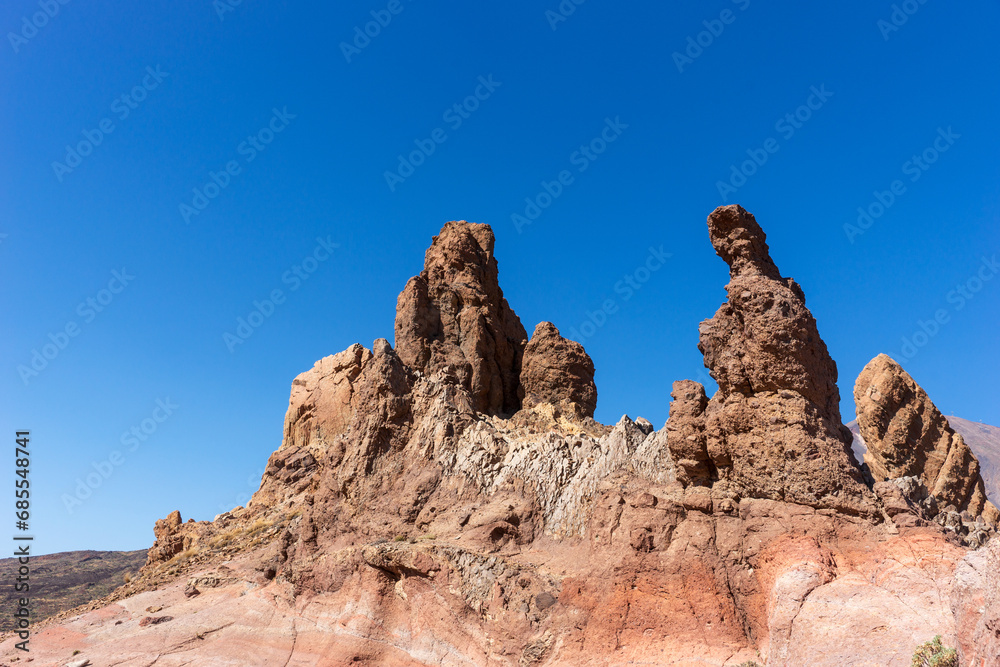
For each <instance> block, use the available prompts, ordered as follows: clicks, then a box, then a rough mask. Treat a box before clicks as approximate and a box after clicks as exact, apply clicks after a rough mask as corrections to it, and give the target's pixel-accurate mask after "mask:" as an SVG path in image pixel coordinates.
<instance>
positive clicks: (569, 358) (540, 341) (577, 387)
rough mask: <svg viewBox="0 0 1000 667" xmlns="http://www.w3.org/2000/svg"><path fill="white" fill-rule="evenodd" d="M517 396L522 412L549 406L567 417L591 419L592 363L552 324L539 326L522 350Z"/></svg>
mask: <svg viewBox="0 0 1000 667" xmlns="http://www.w3.org/2000/svg"><path fill="white" fill-rule="evenodd" d="M519 396H520V398H521V400H522V407H524V408H531V407H534V406H536V405H539V404H543V403H548V404H551V405H553V406H555V407H556V408H557V409H559V410H560V411H561V412H563V413H566V414H568V415H571V416H575V417H578V418H583V417H590V418H593V416H594V410H595V409H596V408H597V385H595V384H594V362H593V361H591V359H590V355H588V354H587V353H586V351H584V349H583V345H580V343H577V342H576V341H572V340H567V339H565V338H563V337H562V336H561V335H559V330H558V329H556V327H555V325H553V324H552V323H551V322H542V323H540V324H539V325H538V326H537V327H535V332H534V333H533V334H532V335H531V340H529V341H528V345H527V347H526V348H525V350H524V359H523V361H522V363H521V387H520V391H519Z"/></svg>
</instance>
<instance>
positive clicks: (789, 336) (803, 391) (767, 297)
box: [698, 205, 871, 514]
mask: <svg viewBox="0 0 1000 667" xmlns="http://www.w3.org/2000/svg"><path fill="white" fill-rule="evenodd" d="M708 230H709V237H710V238H711V240H712V245H713V246H715V250H716V253H717V254H718V255H719V256H720V257H722V259H723V260H725V261H726V263H727V264H729V276H730V282H729V284H728V285H727V286H726V291H727V292H728V294H729V300H728V301H727V302H726V303H724V304H723V305H722V307H720V308H719V310H718V312H716V314H715V317H713V318H712V319H710V320H706V321H704V322H702V323H701V326H700V328H699V333H700V342H699V344H698V347H699V349H700V350H701V351H702V353H703V354H704V355H705V365H706V366H707V367H708V368H709V369H710V372H711V375H712V377H713V378H714V379H715V380H716V382H718V383H719V391H718V392H717V393H716V394H715V396H713V397H712V399H711V400H710V401H709V402H708V406H707V408H706V410H705V423H706V426H705V428H706V439H707V443H706V444H707V451H708V455H709V457H710V459H711V464H712V466H714V468H715V470H716V471H717V475H718V476H719V478H721V479H725V480H729V481H731V482H733V483H734V484H735V485H736V486H738V487H739V488H740V489H742V492H743V493H745V494H747V495H750V496H752V497H756V498H771V499H774V500H784V501H787V502H794V503H799V504H802V505H808V506H810V507H816V508H823V507H829V508H836V509H839V510H843V511H846V512H853V513H859V514H861V513H869V512H870V511H871V507H870V503H869V502H868V501H867V500H866V489H865V486H864V484H863V482H862V477H861V473H860V470H859V469H858V466H857V464H856V462H855V461H854V459H853V456H852V454H851V453H850V444H851V434H850V432H849V431H848V430H847V429H846V428H845V427H844V426H843V423H842V421H841V418H840V407H839V403H840V392H839V391H838V389H837V384H836V382H837V365H836V364H835V363H834V361H833V359H831V358H830V354H829V352H827V349H826V345H825V344H824V343H823V340H822V339H821V338H820V336H819V332H818V330H817V328H816V320H815V319H814V318H813V316H812V314H811V313H810V312H809V310H808V309H807V308H806V305H805V295H804V294H803V292H802V288H801V287H799V285H798V284H797V283H796V282H795V281H794V280H792V279H791V278H782V277H781V275H780V273H779V272H778V268H777V267H776V266H775V264H774V262H773V261H772V260H771V256H770V254H769V251H768V247H767V242H766V239H765V235H764V231H763V230H762V229H761V228H760V226H759V225H758V224H757V221H756V220H755V219H754V217H753V216H752V215H751V214H750V213H748V212H747V211H745V210H744V209H743V208H742V207H740V206H736V205H733V206H723V207H720V208H717V209H716V210H715V211H714V212H713V213H712V214H711V215H710V216H709V218H708Z"/></svg>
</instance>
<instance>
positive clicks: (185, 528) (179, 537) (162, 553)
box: [143, 510, 206, 568]
mask: <svg viewBox="0 0 1000 667" xmlns="http://www.w3.org/2000/svg"><path fill="white" fill-rule="evenodd" d="M205 526H206V523H205V522H195V521H194V520H193V519H189V520H188V523H183V521H182V520H181V513H180V511H178V510H174V511H173V512H171V513H170V514H168V515H167V517H166V518H165V519H158V520H157V521H156V524H155V525H154V526H153V535H154V536H155V537H156V541H155V542H154V543H153V546H152V547H150V549H149V554H148V555H147V557H146V564H145V565H144V566H143V567H146V568H148V567H152V566H156V565H159V564H162V563H168V562H170V561H171V560H172V559H173V558H175V557H176V556H178V555H179V554H181V553H183V552H185V551H187V550H188V549H191V548H192V547H193V546H195V545H197V544H198V542H199V541H200V540H201V538H202V536H203V535H204V532H205Z"/></svg>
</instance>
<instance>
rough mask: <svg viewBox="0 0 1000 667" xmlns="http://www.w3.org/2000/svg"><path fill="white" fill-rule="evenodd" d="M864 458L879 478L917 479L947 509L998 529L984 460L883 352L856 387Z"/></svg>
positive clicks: (914, 383)
mask: <svg viewBox="0 0 1000 667" xmlns="http://www.w3.org/2000/svg"><path fill="white" fill-rule="evenodd" d="M854 401H855V403H856V405H857V413H858V427H859V429H860V431H861V437H862V439H863V440H864V442H865V445H866V446H867V448H868V449H867V451H866V452H865V455H864V458H865V463H867V464H868V468H869V470H871V474H872V476H873V477H874V478H875V479H876V480H886V479H896V478H899V477H906V476H914V477H917V478H919V479H920V481H922V482H923V483H924V484H925V485H926V486H927V489H928V490H929V491H930V493H931V495H933V496H935V498H936V499H937V501H938V503H939V504H941V505H942V506H946V505H954V506H955V508H956V510H957V511H958V512H959V513H961V512H963V511H968V512H969V513H970V514H971V515H972V516H973V517H976V516H982V517H984V518H985V519H986V521H988V522H989V523H990V525H991V526H993V527H996V526H997V518H998V512H997V508H996V507H994V506H993V504H992V503H991V502H989V501H988V500H987V499H986V490H985V487H984V485H983V480H982V478H981V477H980V475H979V461H978V460H977V459H976V457H975V455H974V454H973V453H972V450H970V449H969V447H968V446H967V445H966V444H965V440H963V438H962V436H961V435H959V434H958V433H956V432H955V431H954V430H953V429H952V428H951V426H950V425H949V424H948V420H947V419H945V417H944V415H942V414H941V412H940V411H939V410H938V409H937V407H936V406H935V405H934V403H932V402H931V400H930V398H928V396H927V394H926V392H924V390H923V389H921V388H920V386H919V385H918V384H917V383H916V382H914V380H913V378H911V377H910V375H909V374H908V373H907V372H906V371H904V370H903V368H902V367H901V366H900V365H899V364H898V363H896V362H895V361H894V360H892V359H891V358H890V357H888V356H886V355H884V354H880V355H878V356H877V357H875V358H874V359H872V360H871V361H870V362H868V365H866V366H865V367H864V369H863V370H862V371H861V374H860V375H859V376H858V380H857V383H855V385H854Z"/></svg>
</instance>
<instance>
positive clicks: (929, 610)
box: [0, 207, 998, 667]
mask: <svg viewBox="0 0 1000 667" xmlns="http://www.w3.org/2000/svg"><path fill="white" fill-rule="evenodd" d="M727 216H728V217H727ZM713 220H714V222H713ZM710 224H712V227H711V229H712V230H713V231H712V238H713V240H714V241H715V242H716V245H717V248H718V250H719V254H720V255H722V256H723V258H724V259H726V260H727V261H729V262H730V264H731V266H732V267H733V281H732V282H731V283H730V286H729V290H730V303H727V304H726V305H724V306H723V307H722V309H720V312H719V314H718V315H717V316H716V318H714V319H713V320H710V321H709V322H707V323H705V324H704V325H703V330H702V348H703V351H704V352H705V354H706V361H707V362H708V365H709V367H710V368H712V369H713V372H717V375H718V377H719V378H720V391H719V393H718V394H717V395H716V396H715V397H713V399H712V400H711V401H709V400H708V399H707V398H706V396H705V392H704V389H703V387H702V386H701V385H699V384H697V383H694V382H689V381H684V382H677V383H675V384H674V386H673V392H672V396H673V399H674V400H673V403H672V405H671V411H670V420H669V421H668V424H667V425H666V426H665V427H664V428H663V429H661V430H659V431H656V430H654V428H653V426H652V425H651V424H650V423H649V422H648V421H646V420H643V419H636V420H635V421H633V420H632V419H630V418H628V417H622V418H621V419H620V420H619V421H618V423H617V424H615V425H614V426H613V427H611V426H604V425H600V424H597V423H596V422H594V421H593V420H592V419H590V418H589V417H588V416H587V415H588V414H589V413H590V412H592V409H593V408H592V399H591V397H592V396H594V395H595V394H596V390H594V389H593V368H592V364H590V363H589V359H587V358H586V354H585V353H584V352H583V351H582V349H580V348H579V347H578V346H576V345H575V344H571V343H569V342H568V341H565V340H563V339H562V338H561V337H560V336H558V332H557V331H555V329H554V327H552V328H549V326H547V325H545V324H544V323H543V325H541V326H540V327H539V329H537V330H536V333H535V335H534V336H533V338H532V341H531V344H529V345H528V348H527V349H526V351H525V353H524V361H523V364H521V365H519V364H514V363H513V362H512V363H510V364H507V362H506V361H504V359H506V357H503V355H499V353H498V352H497V349H498V348H496V347H495V346H494V347H490V345H489V344H488V341H494V342H495V341H496V340H498V339H497V337H496V336H500V338H501V339H504V340H508V341H510V340H513V339H514V338H516V336H514V338H504V337H503V336H501V335H500V334H498V333H497V332H498V331H501V330H502V329H503V327H501V326H500V325H499V324H497V323H498V322H499V321H500V320H501V319H502V317H501V316H500V315H498V313H502V312H506V311H504V309H505V308H507V306H506V304H505V303H502V298H501V300H499V301H498V300H495V299H494V300H492V301H490V300H489V299H484V298H479V297H477V298H479V301H477V302H476V303H472V300H470V299H471V297H470V296H469V295H470V294H473V293H478V292H484V293H485V292H486V291H489V290H488V289H487V288H485V287H483V285H486V284H491V283H489V280H487V279H488V278H489V277H490V276H492V278H493V280H494V281H495V260H494V259H493V257H492V253H491V252H489V251H486V250H484V249H485V248H487V247H489V248H490V249H491V248H492V244H491V241H492V235H491V234H486V233H485V232H484V230H483V228H482V227H481V226H473V225H466V224H465V223H449V225H448V226H446V228H445V231H443V232H442V235H441V236H440V237H438V239H437V240H436V241H435V246H432V249H431V251H429V252H428V255H429V260H428V267H429V270H428V271H425V274H426V275H424V274H422V275H421V276H420V277H418V278H416V279H414V280H413V281H411V282H410V284H409V286H408V288H407V289H408V291H409V292H404V295H403V296H401V298H400V303H399V312H398V317H397V340H398V341H400V350H399V353H398V354H397V352H396V351H394V350H393V349H392V348H391V347H390V346H389V344H388V342H387V341H385V340H382V339H380V340H377V341H375V343H374V344H373V346H372V349H371V350H366V349H365V348H363V347H361V346H352V347H351V348H349V349H348V350H346V351H345V352H342V353H340V354H338V355H334V356H332V357H328V358H326V359H323V360H322V361H320V362H319V363H317V364H316V366H315V367H314V368H313V369H311V370H310V371H307V372H306V373H304V374H302V375H300V376H299V377H298V378H296V380H295V383H294V385H293V388H292V395H291V399H290V403H289V409H288V413H287V416H286V421H285V438H284V442H283V443H282V446H281V448H280V449H279V450H278V451H277V452H275V454H274V455H273V456H272V457H271V460H270V461H269V464H268V468H267V470H266V472H265V474H264V479H263V480H262V485H261V489H260V490H259V491H258V492H257V494H255V496H254V498H253V499H252V500H251V502H250V503H249V504H248V506H247V507H246V508H237V509H236V510H234V511H232V512H227V513H224V514H222V515H220V516H219V517H217V518H216V520H215V521H213V522H211V523H208V522H203V523H201V524H192V523H188V524H181V523H180V521H181V519H180V515H179V514H176V515H171V517H168V519H165V520H163V521H162V522H158V523H157V527H156V536H157V543H156V545H155V546H154V548H153V549H152V550H151V551H150V558H151V562H150V563H149V564H148V565H147V567H146V568H145V569H144V571H143V574H142V576H141V577H140V578H138V579H137V580H135V581H133V582H132V583H130V584H129V587H127V588H126V589H121V590H120V592H119V594H118V595H119V597H117V598H115V600H117V601H120V602H119V603H118V604H113V605H109V606H104V607H102V608H100V609H95V611H93V613H91V614H87V615H84V616H80V617H77V618H75V619H70V620H68V621H67V622H66V624H65V625H64V626H62V627H56V628H51V629H50V630H51V631H49V632H48V634H36V635H35V636H36V637H37V638H38V639H39V640H40V641H39V647H40V649H41V651H40V652H39V654H38V655H37V656H36V660H39V663H38V664H63V663H64V662H65V658H66V656H67V655H68V654H69V653H70V651H72V650H74V649H78V648H79V649H82V650H83V654H82V655H83V656H85V657H86V658H87V659H89V660H91V661H93V662H94V663H95V664H126V663H128V664H132V663H135V664H150V662H151V661H155V660H156V656H158V655H161V656H170V655H178V656H179V657H178V659H179V660H181V661H185V662H190V661H191V660H194V663H195V664H206V665H207V664H240V665H271V664H279V665H280V664H289V665H291V664H310V665H317V666H318V667H327V666H330V667H333V666H337V667H340V666H342V665H347V664H353V665H363V666H374V665H407V666H411V665H412V666H416V665H443V664H471V665H482V666H484V667H514V666H515V665H516V666H517V667H529V666H532V665H535V666H539V667H540V666H541V665H546V666H553V667H554V666H556V665H573V666H574V667H575V666H580V665H583V666H587V665H593V666H594V667H596V666H597V665H607V664H633V663H634V664H639V663H642V664H672V665H678V666H684V665H691V666H693V665H713V666H718V667H736V666H737V665H740V664H744V663H746V662H748V661H754V662H757V663H766V664H771V665H810V666H811V667H825V666H829V667H834V666H836V667H841V666H843V665H862V664H867V665H879V666H880V667H885V666H889V667H906V665H909V663H910V656H911V655H912V653H913V650H914V649H915V648H916V646H917V645H918V644H921V643H923V642H925V641H928V640H929V639H931V638H932V637H933V636H934V635H938V634H940V635H942V636H943V637H944V640H945V643H946V644H948V645H954V642H955V639H956V636H957V637H959V639H960V640H961V641H962V642H964V645H965V646H967V647H968V646H970V645H971V644H969V642H979V643H978V644H975V645H976V646H980V645H984V646H987V647H990V646H991V644H989V641H991V640H989V638H988V637H987V636H986V634H985V633H987V632H991V631H993V629H994V624H993V619H995V618H997V617H998V616H997V614H996V613H995V612H994V611H993V609H994V607H995V604H994V603H993V602H991V601H989V600H987V599H986V598H985V597H983V598H982V600H981V599H980V597H977V596H981V594H982V593H983V590H984V589H983V586H994V587H995V586H996V582H993V581H992V580H988V581H987V580H986V579H983V578H982V577H981V574H982V573H980V572H979V568H981V567H983V565H982V564H980V563H979V561H976V562H972V561H966V563H967V564H968V565H969V568H968V571H967V576H965V578H964V579H961V581H960V582H959V583H960V585H959V587H958V589H957V590H956V592H955V597H953V591H952V585H953V582H954V581H955V579H954V577H953V575H954V572H955V568H956V566H957V565H958V563H959V562H960V561H962V559H963V558H964V557H965V556H966V553H967V552H966V550H965V549H963V548H962V546H961V544H960V543H959V541H958V540H957V539H956V537H955V535H953V534H949V533H947V532H946V531H944V530H942V529H941V527H940V526H938V525H937V524H935V523H934V521H931V520H928V519H927V517H926V514H927V512H929V511H931V510H932V509H933V508H932V507H930V504H929V503H928V501H927V498H928V495H927V493H926V489H925V488H924V487H923V485H922V482H920V480H916V479H911V478H906V479H900V480H894V481H892V482H881V483H880V485H879V486H878V488H879V490H880V492H879V497H880V498H881V504H880V505H878V506H879V509H880V510H882V511H883V512H884V515H882V514H881V513H880V517H879V519H880V520H873V519H872V518H871V517H869V516H867V514H868V512H867V504H868V502H869V501H868V499H867V498H866V495H865V494H866V493H867V492H866V491H865V490H862V488H861V487H860V484H859V483H858V481H857V479H856V478H855V473H856V472H857V471H856V469H855V468H854V466H853V465H852V462H851V460H850V459H849V458H848V457H847V454H846V442H844V441H843V440H842V439H841V435H842V433H841V431H840V429H839V414H837V407H836V387H835V385H833V382H834V380H835V378H836V368H835V366H833V363H832V361H831V360H830V359H829V356H828V355H827V353H826V349H825V347H823V345H822V341H820V339H819V337H818V334H816V330H815V322H814V321H813V320H812V318H811V316H810V315H809V314H808V311H807V310H805V305H804V302H803V300H802V296H801V290H799V289H798V288H797V286H795V285H794V283H792V282H791V281H789V280H785V279H782V278H781V277H780V275H779V274H778V272H777V268H775V267H774V264H773V262H771V261H770V259H769V258H768V256H767V246H766V243H765V242H764V237H763V233H762V232H760V230H759V227H757V226H756V223H755V222H753V218H752V216H749V214H747V213H746V212H745V211H743V210H742V209H739V208H738V207H731V208H729V209H721V210H720V211H717V212H716V213H715V214H713V218H712V219H710ZM486 231H488V229H487V230H486ZM432 251H433V252H432ZM431 255H433V256H431ZM477 263H478V264H477ZM490 267H493V268H492V269H491V268H490ZM449 271H450V272H451V275H452V277H451V278H447V279H446V278H442V277H441V275H443V273H447V272H449ZM491 271H492V273H491ZM476 280H479V281H480V282H479V283H476V282H475V281H476ZM473 284H476V285H479V287H475V288H474V287H472V286H471V285H473ZM431 285H435V286H436V287H434V288H433V289H431V288H430V286H431ZM421 286H423V287H421ZM421 290H423V291H421ZM421 294H423V295H424V296H421ZM498 294H499V288H497V290H496V294H495V295H494V296H496V295H498ZM432 296H433V298H432ZM480 296H481V295H480ZM411 297H412V298H411ZM487 302H488V303H489V304H491V305H485V304H487ZM497 304H501V305H499V306H498V305H497ZM508 310H509V309H508ZM445 311H447V312H445ZM511 316H512V313H511ZM467 317H468V318H471V320H472V321H473V325H470V326H468V327H466V326H465V325H464V324H463V322H464V321H465V318H467ZM476 322H479V323H480V324H482V323H484V322H485V323H489V322H492V323H493V324H490V325H489V326H486V324H482V326H480V325H479V324H475V323H476ZM508 323H509V322H508ZM494 324H496V325H497V327H499V328H491V327H493V326H494ZM449 327H450V328H449ZM446 330H447V332H446ZM470 340H473V341H476V342H475V343H474V344H472V345H471V347H469V346H468V345H469V341H470ZM484 341H486V342H484ZM512 346H513V347H515V348H516V345H513V344H512ZM403 348H405V351H404V349H403ZM747 349H751V350H754V351H755V352H754V353H755V354H759V355H763V358H766V359H767V360H768V363H767V364H762V363H760V360H759V359H757V358H748V357H746V354H747V352H746V350H747ZM487 352H488V354H487ZM500 357H503V359H501V358H500ZM498 359H499V360H498ZM501 362H503V363H501ZM519 363H520V362H519ZM768 364H770V365H768ZM522 366H523V367H522ZM476 369H478V370H476ZM514 370H516V373H515V375H514V376H513V377H514V378H515V380H516V379H517V378H520V383H521V386H523V390H524V393H523V397H524V404H525V406H526V408H525V409H521V410H520V411H518V412H516V413H515V414H513V415H512V416H510V417H509V418H507V417H506V416H501V415H507V414H508V412H507V409H508V408H509V407H510V406H511V405H515V404H516V403H517V400H516V397H517V393H516V390H517V389H518V388H519V384H518V382H517V381H511V382H508V379H509V378H508V376H507V375H505V373H507V372H508V371H514ZM814 372H815V373H816V375H817V377H811V376H810V374H811V373H814ZM477 373H478V375H477ZM488 378H500V379H499V380H498V382H499V384H498V385H494V384H493V382H492V380H489V381H487V379H488ZM504 378H507V379H504ZM494 386H498V387H500V389H498V390H497V392H493V391H492V389H490V387H494ZM511 388H513V390H514V391H515V393H514V394H513V396H515V399H514V403H505V401H507V400H508V399H509V397H510V396H511V394H509V390H511ZM568 411H573V414H572V415H571V416H572V419H568V418H564V417H559V414H558V413H560V412H568ZM674 459H676V464H675V460H674ZM872 502H873V503H875V502H876V501H872ZM838 510H844V511H838ZM948 516H949V517H951V514H948ZM935 520H936V519H935ZM949 520H950V519H949ZM178 544H179V546H180V547H182V548H184V549H186V550H185V551H184V552H182V553H177V551H176V549H177V547H178ZM154 554H159V555H158V556H157V557H156V558H153V555H154ZM991 563H992V561H987V563H986V566H987V567H995V565H992V564H991ZM179 577H183V579H179ZM977 577H980V578H977ZM175 579H176V580H175ZM170 581H174V583H169V582H170ZM164 582H168V584H167V585H164ZM195 590H196V591H197V592H198V594H197V595H193V594H192V595H190V596H189V595H188V593H192V592H193V591H195ZM990 595H992V593H991V594H990ZM994 597H995V596H994ZM992 599H993V598H990V600H992ZM942 600H953V605H952V606H949V605H947V604H942ZM160 609H163V610H164V611H167V612H169V613H168V615H163V616H157V617H155V618H158V619H166V620H161V621H160V622H158V623H156V624H153V623H152V622H149V623H147V624H146V625H143V624H142V621H140V620H139V619H140V618H141V617H143V616H144V615H145V613H158V612H159V610H160ZM953 609H955V610H956V611H954V612H953ZM144 610H145V611H144ZM153 610H155V611H153ZM195 612H199V613H197V614H196V613H195ZM956 618H957V619H959V621H960V622H961V623H962V624H963V625H962V627H958V628H956V626H955V620H956ZM11 641H12V640H8V643H6V644H2V645H0V659H2V658H4V657H7V654H6V653H4V651H7V652H8V653H10V655H14V649H13V648H12V647H11ZM32 648H33V650H34V647H32ZM967 650H968V649H967ZM990 650H992V649H990ZM33 655H34V654H33ZM987 664H989V663H987Z"/></svg>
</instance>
